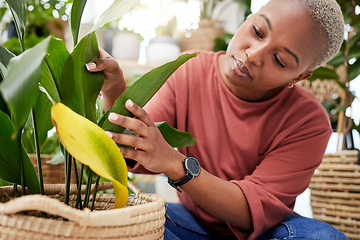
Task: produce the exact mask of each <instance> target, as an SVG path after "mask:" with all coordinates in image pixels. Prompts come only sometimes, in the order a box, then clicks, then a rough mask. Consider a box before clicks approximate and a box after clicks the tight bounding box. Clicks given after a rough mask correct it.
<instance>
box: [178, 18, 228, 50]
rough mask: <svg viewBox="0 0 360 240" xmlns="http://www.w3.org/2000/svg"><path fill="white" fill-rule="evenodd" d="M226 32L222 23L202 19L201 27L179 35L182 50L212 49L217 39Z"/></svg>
mask: <svg viewBox="0 0 360 240" xmlns="http://www.w3.org/2000/svg"><path fill="white" fill-rule="evenodd" d="M223 33H224V28H223V26H222V23H221V22H219V21H215V20H209V19H202V20H201V21H200V22H199V28H198V29H194V30H191V31H188V32H186V33H184V34H183V35H181V36H179V37H178V42H179V46H180V50H181V51H185V50H202V51H212V50H213V49H214V46H215V39H216V38H217V37H220V36H221V35H222V34H223Z"/></svg>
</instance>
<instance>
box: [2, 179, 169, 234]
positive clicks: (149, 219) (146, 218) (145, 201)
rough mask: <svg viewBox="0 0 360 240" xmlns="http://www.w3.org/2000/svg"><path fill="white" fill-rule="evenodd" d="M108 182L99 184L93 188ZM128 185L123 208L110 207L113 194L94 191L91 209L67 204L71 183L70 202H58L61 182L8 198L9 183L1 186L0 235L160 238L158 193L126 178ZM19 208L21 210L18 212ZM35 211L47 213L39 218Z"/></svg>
mask: <svg viewBox="0 0 360 240" xmlns="http://www.w3.org/2000/svg"><path fill="white" fill-rule="evenodd" d="M111 187H112V186H111V183H105V184H102V185H100V186H99V189H100V190H104V189H109V188H111ZM128 187H129V188H130V189H131V190H132V191H133V192H134V193H135V196H132V197H129V200H128V202H127V205H126V206H125V207H124V208H121V209H113V206H114V201H115V198H114V195H113V194H103V193H98V194H97V196H96V201H95V208H94V209H95V210H94V211H92V212H91V211H90V210H89V209H85V210H78V209H75V208H73V207H71V206H72V205H74V201H75V199H76V185H72V186H71V189H70V192H71V194H72V195H71V196H70V206H68V205H65V204H64V203H62V202H61V201H63V198H64V191H65V190H64V188H65V186H64V185H62V184H50V185H45V193H46V196H43V195H27V196H22V197H18V198H14V199H13V189H12V187H1V188H0V199H1V202H5V203H0V239H7V240H11V239H34V240H35V239H36V240H37V239H49V240H50V239H51V240H56V239H129V240H130V239H163V232H164V223H165V206H164V204H165V200H164V198H163V197H162V196H160V195H157V194H148V193H144V192H142V191H141V190H140V189H139V188H138V187H137V186H136V185H135V184H133V183H132V182H130V181H129V182H128ZM18 189H19V192H20V193H21V188H18ZM23 211H27V215H23V214H21V212H23ZM40 211H41V212H46V213H47V214H48V215H51V216H53V217H52V218H42V217H40ZM63 219H67V220H68V221H64V220H63Z"/></svg>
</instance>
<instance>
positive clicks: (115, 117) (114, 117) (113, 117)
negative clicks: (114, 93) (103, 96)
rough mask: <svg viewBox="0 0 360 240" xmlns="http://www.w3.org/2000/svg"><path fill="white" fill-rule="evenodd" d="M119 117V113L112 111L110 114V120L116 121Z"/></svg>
mask: <svg viewBox="0 0 360 240" xmlns="http://www.w3.org/2000/svg"><path fill="white" fill-rule="evenodd" d="M117 119H118V115H117V114H115V113H110V114H109V120H113V121H116V120H117Z"/></svg>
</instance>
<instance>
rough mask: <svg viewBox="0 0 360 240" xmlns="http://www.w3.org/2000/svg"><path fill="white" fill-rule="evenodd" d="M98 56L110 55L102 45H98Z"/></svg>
mask: <svg viewBox="0 0 360 240" xmlns="http://www.w3.org/2000/svg"><path fill="white" fill-rule="evenodd" d="M99 58H112V56H111V55H110V54H109V53H108V52H106V51H105V50H104V49H103V48H102V47H99Z"/></svg>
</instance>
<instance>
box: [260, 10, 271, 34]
mask: <svg viewBox="0 0 360 240" xmlns="http://www.w3.org/2000/svg"><path fill="white" fill-rule="evenodd" d="M259 16H260V17H263V18H264V19H265V21H266V23H267V25H268V27H269V29H270V31H271V30H272V27H271V23H270V20H269V18H268V17H267V16H265V15H264V14H260V15H259Z"/></svg>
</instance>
